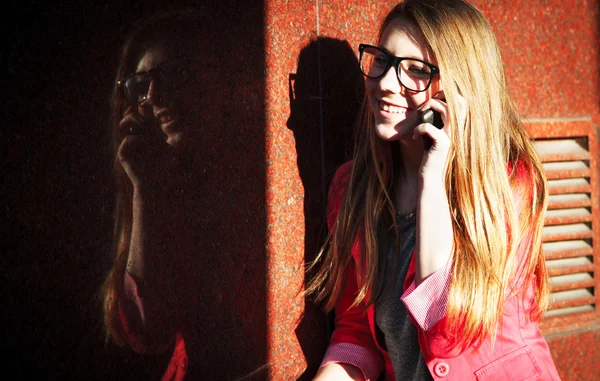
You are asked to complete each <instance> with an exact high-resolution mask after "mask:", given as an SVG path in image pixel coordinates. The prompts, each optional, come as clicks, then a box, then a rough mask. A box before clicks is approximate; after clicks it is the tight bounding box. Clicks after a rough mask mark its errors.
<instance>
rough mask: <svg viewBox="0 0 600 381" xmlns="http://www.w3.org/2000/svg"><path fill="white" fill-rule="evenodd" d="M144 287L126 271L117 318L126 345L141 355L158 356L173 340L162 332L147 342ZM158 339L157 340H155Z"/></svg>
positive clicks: (165, 332)
mask: <svg viewBox="0 0 600 381" xmlns="http://www.w3.org/2000/svg"><path fill="white" fill-rule="evenodd" d="M143 291H144V287H143V285H141V284H140V282H138V281H136V280H135V279H134V278H133V277H132V276H131V275H130V274H129V273H128V272H127V271H125V276H124V288H123V295H122V296H121V298H120V299H119V318H120V321H121V324H122V327H123V332H124V336H125V337H124V338H125V341H126V342H127V344H128V345H129V346H130V347H131V349H133V350H134V351H136V352H137V353H141V354H159V353H162V352H164V351H165V350H166V349H167V348H168V347H169V346H170V345H171V343H172V341H173V338H172V337H171V335H167V334H168V333H169V330H166V329H165V330H164V331H162V332H161V334H159V335H155V336H156V337H155V338H154V340H151V341H149V340H148V336H147V335H146V334H145V333H144V328H143V327H144V325H145V320H146V319H145V316H146V311H145V309H144V305H143V302H142V300H143V298H144V292H143ZM156 338H159V340H156Z"/></svg>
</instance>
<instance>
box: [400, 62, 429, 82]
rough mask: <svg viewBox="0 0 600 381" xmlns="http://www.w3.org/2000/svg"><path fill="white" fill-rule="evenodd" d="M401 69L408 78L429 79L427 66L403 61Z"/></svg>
mask: <svg viewBox="0 0 600 381" xmlns="http://www.w3.org/2000/svg"><path fill="white" fill-rule="evenodd" d="M402 68H403V71H404V72H405V73H407V74H408V75H410V76H415V77H427V78H429V77H430V76H431V69H430V68H429V66H427V65H425V64H424V63H422V62H419V61H411V60H406V61H403V62H402Z"/></svg>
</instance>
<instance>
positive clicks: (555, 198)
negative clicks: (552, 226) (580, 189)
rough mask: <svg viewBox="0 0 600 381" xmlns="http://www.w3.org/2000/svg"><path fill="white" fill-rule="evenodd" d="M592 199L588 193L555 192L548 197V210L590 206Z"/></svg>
mask: <svg viewBox="0 0 600 381" xmlns="http://www.w3.org/2000/svg"><path fill="white" fill-rule="evenodd" d="M591 205H592V200H591V199H590V196H589V194H585V193H576V194H556V195H550V196H549V197H548V210H553V209H568V208H580V207H586V206H588V207H589V206H591Z"/></svg>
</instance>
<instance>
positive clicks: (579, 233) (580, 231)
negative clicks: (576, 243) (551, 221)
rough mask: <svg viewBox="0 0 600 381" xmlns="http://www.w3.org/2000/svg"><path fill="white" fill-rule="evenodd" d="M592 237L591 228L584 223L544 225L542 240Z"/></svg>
mask: <svg viewBox="0 0 600 381" xmlns="http://www.w3.org/2000/svg"><path fill="white" fill-rule="evenodd" d="M587 238H592V229H590V227H589V226H587V225H586V224H584V223H579V224H569V225H552V226H544V228H543V229H542V242H550V241H569V240H576V239H587Z"/></svg>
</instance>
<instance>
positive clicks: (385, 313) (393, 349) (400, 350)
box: [375, 212, 433, 381]
mask: <svg viewBox="0 0 600 381" xmlns="http://www.w3.org/2000/svg"><path fill="white" fill-rule="evenodd" d="M396 220H397V223H398V227H399V231H400V232H401V235H402V237H401V247H400V250H399V252H396V251H395V250H393V249H390V251H389V253H388V258H387V263H386V269H385V284H386V285H389V286H390V287H387V289H386V292H385V293H384V295H383V296H382V298H381V300H379V301H378V302H377V303H376V304H375V325H376V327H377V335H378V341H379V343H380V344H382V345H384V346H385V348H386V350H387V351H388V354H389V356H390V360H391V362H392V366H393V368H394V373H395V376H396V380H397V381H400V380H402V381H425V380H428V381H429V380H433V378H432V377H431V374H430V373H429V369H427V364H426V363H425V360H424V359H423V353H422V352H421V348H420V347H419V342H418V336H417V335H418V331H417V328H416V327H415V325H414V324H413V323H412V321H411V320H410V318H409V316H408V312H407V311H406V307H405V306H404V303H402V301H401V300H400V297H401V296H402V293H403V292H402V288H403V285H404V279H405V278H406V273H407V271H408V266H409V265H410V260H411V258H412V253H413V251H414V249H415V245H416V231H417V221H416V213H414V212H412V213H409V214H398V216H397V218H396ZM394 255H399V258H398V264H397V266H398V272H397V274H392V267H393V260H394V257H393V256H394ZM394 285H395V287H393V286H394Z"/></svg>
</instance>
